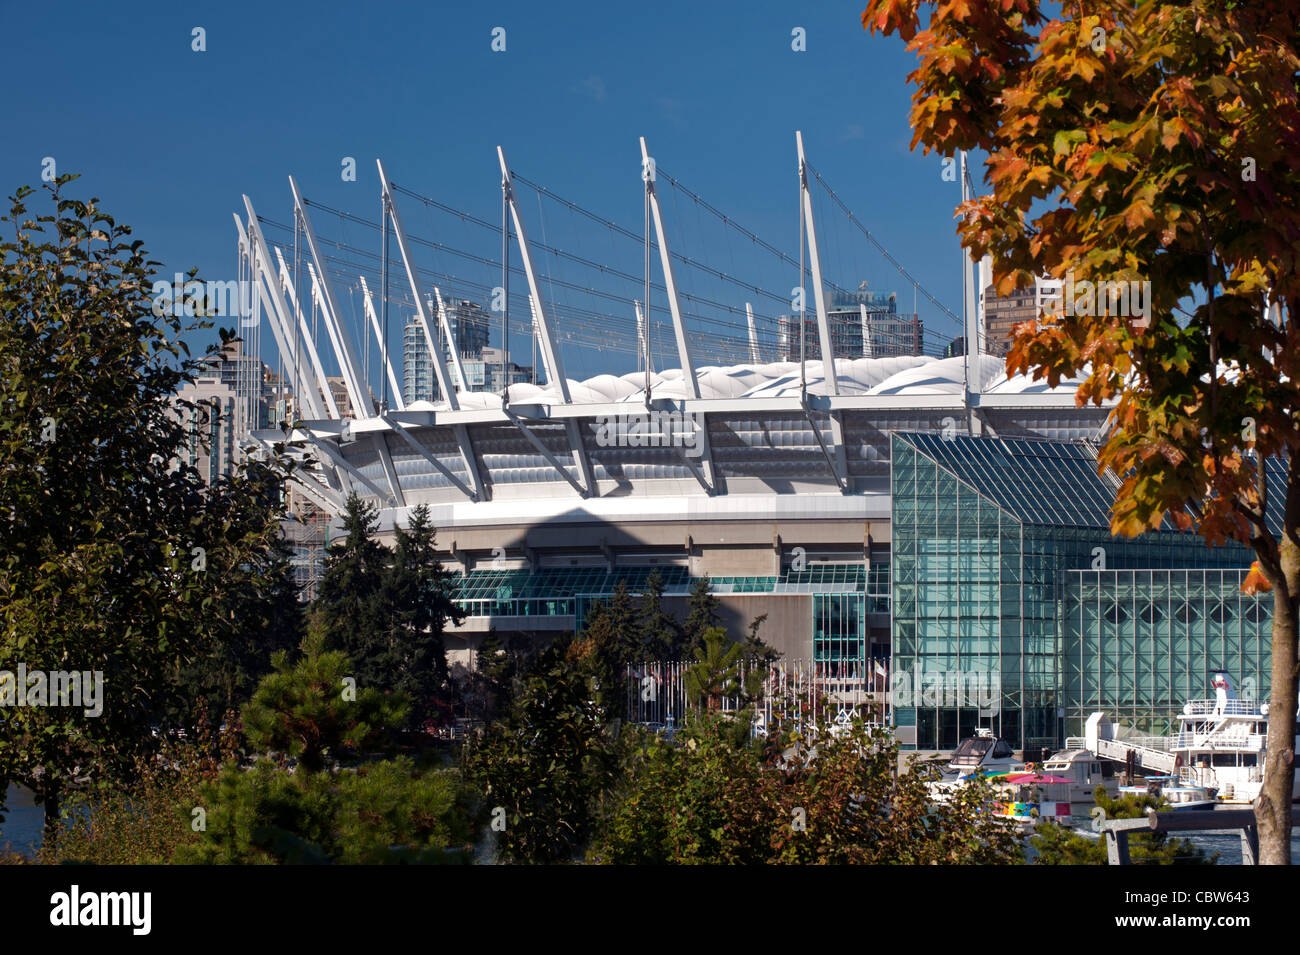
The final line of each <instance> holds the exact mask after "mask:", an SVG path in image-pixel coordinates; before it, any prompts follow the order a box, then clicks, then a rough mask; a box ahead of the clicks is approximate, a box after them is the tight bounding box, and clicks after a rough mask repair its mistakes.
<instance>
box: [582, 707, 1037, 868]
mask: <svg viewBox="0 0 1300 955" xmlns="http://www.w3.org/2000/svg"><path fill="white" fill-rule="evenodd" d="M774 728H775V730H776V732H775V733H774V735H773V737H772V738H771V739H770V740H769V741H766V742H763V741H753V740H750V739H748V738H746V737H747V734H746V736H741V737H738V736H737V734H736V733H735V732H734V729H735V727H734V723H733V721H731V720H727V719H725V718H724V717H723V716H722V715H721V714H717V713H705V714H698V715H696V716H694V717H693V718H692V719H691V720H690V722H689V723H688V725H687V727H686V729H685V730H684V731H683V732H682V733H681V734H680V735H679V736H678V737H677V738H676V739H675V740H673V741H671V742H670V741H667V740H664V739H661V738H658V737H653V736H652V737H650V738H649V739H647V740H645V741H644V742H643V745H642V746H641V747H639V748H638V749H636V750H634V751H633V753H632V754H631V756H630V757H629V761H628V770H627V772H626V774H625V776H624V777H623V781H622V782H621V783H620V785H619V786H618V787H616V789H615V790H614V792H613V793H612V794H611V796H610V798H609V800H608V801H607V805H606V809H605V811H604V812H603V813H602V814H601V816H600V824H599V826H598V828H597V831H596V834H595V836H594V838H593V840H592V846H591V851H590V853H589V858H590V859H591V860H592V861H594V862H608V863H621V864H629V863H645V864H658V865H663V864H669V863H675V864H687V863H695V864H701V863H702V864H715V865H716V864H775V863H781V864H809V863H866V864H890V863H903V864H911V865H926V864H994V863H1010V862H1016V861H1019V859H1020V858H1021V852H1020V847H1019V844H1018V843H1019V838H1018V835H1017V834H1016V833H1015V832H1013V830H1012V828H1011V827H1009V826H1007V825H1005V824H1004V823H1003V822H1002V821H1001V820H999V819H998V818H997V817H996V816H994V815H993V814H992V813H990V812H989V808H990V803H991V802H992V793H991V791H990V789H989V786H988V784H987V782H984V783H977V784H974V785H971V786H968V787H963V789H962V791H961V792H959V793H958V794H956V795H955V796H954V798H953V799H952V800H950V801H948V802H945V803H939V804H936V803H934V801H933V800H932V798H931V795H930V793H929V790H928V789H927V788H926V777H925V774H924V773H922V772H919V771H915V772H910V773H902V774H900V773H898V772H897V766H898V744H897V742H896V741H895V740H893V739H892V738H891V737H890V736H889V735H888V734H887V733H885V732H883V731H880V730H877V731H874V732H871V731H868V730H867V729H866V728H865V727H864V726H863V725H862V724H861V723H857V724H855V725H854V726H853V727H852V728H851V731H850V732H849V733H844V734H836V733H832V732H831V726H830V725H829V724H828V723H826V722H825V721H822V722H821V723H820V724H819V725H818V726H817V727H816V729H815V733H814V734H813V735H815V737H816V738H817V739H818V740H819V743H818V745H817V746H816V748H815V749H814V750H811V751H805V752H804V753H803V754H801V755H800V756H799V757H796V758H790V756H789V753H790V752H791V748H790V747H791V745H792V743H793V742H794V741H795V738H796V737H795V735H794V729H795V727H794V726H792V725H784V726H776V727H774ZM805 729H806V727H805Z"/></svg>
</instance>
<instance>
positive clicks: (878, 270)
mask: <svg viewBox="0 0 1300 955" xmlns="http://www.w3.org/2000/svg"><path fill="white" fill-rule="evenodd" d="M861 8H862V2H861V0H857V2H850V3H841V2H830V3H814V4H807V3H793V2H748V3H701V2H698V0H697V2H677V0H667V2H662V3H656V4H607V3H578V2H557V3H551V4H537V3H502V2H493V3H476V4H472V5H470V4H463V5H462V4H456V5H451V4H441V3H423V4H409V5H407V4H387V3H378V2H375V3H366V4H353V3H349V4H346V5H340V6H338V7H333V6H332V5H331V4H329V3H320V4H312V5H302V6H301V7H300V8H298V9H292V10H286V9H282V8H280V6H279V5H275V4H266V3H256V4H255V3H243V2H222V3H211V4H206V3H201V4H184V5H174V4H163V3H137V4H132V5H130V8H129V14H128V13H126V12H125V11H126V8H122V7H119V6H116V5H110V4H90V3H82V4H77V3H74V4H68V5H65V6H62V7H60V8H59V9H58V13H57V15H54V16H52V15H51V13H50V10H49V8H45V7H41V6H40V5H33V4H21V5H19V4H13V3H10V4H7V5H6V6H5V7H4V12H3V21H4V28H3V30H0V56H2V57H3V60H4V62H5V63H6V66H7V69H6V78H7V81H8V84H9V90H8V93H9V95H8V96H7V97H6V107H5V110H6V115H5V117H4V120H5V122H4V128H5V131H6V136H5V139H6V141H7V144H6V147H5V149H4V150H3V154H2V155H0V182H2V183H3V185H4V187H5V190H6V194H10V193H11V192H12V190H13V189H14V188H16V187H17V186H18V185H20V184H24V183H26V184H36V183H37V182H38V180H39V178H40V174H41V168H42V166H41V163H42V161H43V159H44V158H45V157H53V158H54V159H55V161H56V162H57V167H58V171H59V172H60V173H64V172H77V173H80V174H81V179H80V180H79V181H78V182H77V183H76V184H74V186H73V187H72V189H73V192H74V194H76V195H78V196H83V197H84V196H87V195H96V196H99V197H100V198H101V199H102V200H103V203H104V206H105V207H106V208H107V209H108V210H109V211H110V212H111V213H112V214H113V215H114V216H116V217H117V218H118V219H119V221H124V222H128V223H130V224H131V225H132V226H133V228H134V229H135V233H136V236H137V237H138V238H142V239H144V241H145V243H146V246H147V247H148V248H149V249H150V250H151V252H152V254H153V257H154V258H156V259H159V260H160V261H162V262H163V263H165V271H166V272H167V273H170V272H171V271H173V270H177V269H180V270H184V269H186V268H189V267H191V266H197V267H198V268H199V269H200V272H201V275H202V276H203V277H205V278H218V279H225V278H231V277H233V275H234V258H235V256H234V242H235V231H234V226H233V223H232V219H231V213H232V212H236V211H240V210H241V208H242V204H241V200H240V196H241V194H243V193H247V194H248V195H249V196H250V197H251V198H252V200H253V202H254V203H255V205H256V206H257V210H258V212H259V213H261V214H262V215H264V216H269V217H271V218H276V219H279V220H281V221H291V208H292V207H291V204H290V201H289V191H288V184H287V176H288V175H289V174H290V173H292V174H294V175H295V176H296V177H297V178H298V180H299V182H300V183H301V184H302V187H303V190H304V192H305V193H306V194H307V196H308V197H309V198H310V199H313V200H317V201H320V202H323V203H326V204H328V205H331V206H335V207H338V208H341V209H345V210H347V211H349V212H352V213H354V214H356V215H360V216H363V217H365V218H368V219H374V220H377V218H378V205H379V203H378V183H377V176H376V173H375V166H374V159H375V157H382V158H383V159H384V161H385V164H386V166H387V168H388V169H389V171H390V173H391V175H392V176H393V178H394V179H395V180H396V181H397V182H399V183H400V184H402V185H405V186H408V187H409V188H412V189H415V190H417V191H419V192H421V193H423V194H426V195H430V196H433V197H435V198H437V199H439V200H441V201H443V202H446V203H448V204H450V205H453V206H456V207H457V208H461V209H466V210H469V211H472V212H473V213H474V214H476V215H480V216H482V217H484V218H486V219H489V220H495V219H497V218H498V217H499V216H500V190H499V172H498V169H497V166H496V157H495V147H496V146H497V145H498V144H500V145H503V146H504V147H505V149H506V152H507V155H508V156H509V158H510V162H511V165H512V167H513V168H514V169H515V170H517V171H518V172H520V173H523V174H524V175H526V176H527V177H528V178H530V179H532V180H534V181H536V182H539V183H542V184H544V185H546V186H547V187H548V188H550V189H551V190H553V191H554V192H556V193H558V194H560V195H562V196H565V197H567V198H570V199H573V200H575V201H577V202H579V203H581V204H582V205H583V206H585V207H587V208H590V209H592V210H594V211H597V212H599V213H600V214H602V215H604V216H606V217H608V218H610V219H613V220H616V221H617V222H619V223H622V224H626V225H627V226H628V227H630V228H633V229H635V230H638V231H639V230H640V228H641V215H642V193H641V183H640V170H639V151H638V143H637V137H638V136H640V135H644V136H646V137H647V139H648V140H649V142H650V144H651V150H652V152H653V154H654V155H655V157H656V159H657V161H658V162H659V164H660V165H661V166H662V167H663V168H664V169H665V170H668V171H669V172H670V173H671V174H672V175H673V176H675V177H677V178H678V179H680V180H681V181H682V182H683V183H684V184H686V185H688V186H689V187H690V188H691V189H693V190H694V191H696V192H697V193H699V194H700V195H701V196H703V197H704V198H705V199H707V200H708V201H709V202H711V203H712V204H713V205H715V206H717V207H719V208H721V209H722V210H724V211H725V212H726V213H728V214H729V215H730V216H733V217H734V218H735V219H736V220H738V221H739V222H741V223H743V224H744V225H746V226H747V227H749V228H751V229H753V230H754V231H755V232H757V233H758V234H760V235H761V236H762V237H763V238H764V239H766V240H767V241H769V242H771V243H773V244H774V245H776V246H778V247H780V248H781V249H783V250H785V251H788V252H789V253H790V254H794V255H797V249H798V232H797V229H798V219H797V218H796V216H797V206H796V202H797V185H796V178H795V152H794V132H795V130H796V129H802V130H803V134H804V139H805V143H806V145H807V149H808V153H809V159H810V161H811V162H812V163H813V164H814V165H815V166H816V167H817V168H818V169H819V170H820V171H821V172H822V174H823V175H824V176H825V177H826V178H827V180H828V181H829V182H831V183H832V184H833V185H834V186H835V188H836V190H837V191H838V192H839V193H840V195H841V196H842V197H843V198H844V199H845V201H846V202H847V203H848V204H849V205H850V206H851V207H852V208H853V210H854V212H855V213H856V214H857V216H858V217H859V219H861V220H862V221H863V223H864V224H865V225H866V226H867V227H868V228H870V229H871V230H872V231H873V232H874V233H875V234H876V235H877V236H878V237H879V238H880V239H881V240H882V241H883V242H884V244H885V245H886V246H887V247H888V248H889V249H890V250H891V252H893V254H894V255H895V256H896V257H897V258H898V259H899V260H900V261H901V262H902V263H903V264H904V265H905V266H906V267H907V268H908V269H909V270H911V271H912V272H913V274H914V275H916V276H917V277H918V278H919V279H920V281H921V282H922V283H923V284H924V285H926V286H927V287H928V288H930V290H931V291H932V292H933V293H934V294H935V295H936V296H937V297H938V298H939V299H940V300H942V301H943V302H944V303H945V304H947V305H948V307H950V308H952V309H953V310H954V311H958V310H959V308H960V304H961V295H960V286H959V281H960V280H959V262H960V254H961V253H960V250H959V246H958V244H957V240H956V237H955V224H954V222H953V219H952V212H953V208H954V206H955V205H956V203H957V202H958V200H959V193H958V186H957V184H956V183H955V182H944V181H942V179H941V176H940V160H939V158H938V157H936V156H934V155H931V156H928V157H923V156H922V155H921V154H920V152H919V150H918V151H916V152H911V151H909V149H908V143H909V141H910V138H911V131H910V129H909V127H908V123H907V115H908V110H909V107H910V90H909V88H908V87H907V85H906V82H905V77H906V75H907V73H908V72H909V71H910V70H911V69H912V67H913V65H914V58H913V56H912V54H910V53H907V52H906V51H905V49H904V45H903V44H902V43H901V42H900V41H899V40H898V39H897V38H877V37H871V36H869V35H868V34H866V33H865V31H863V30H862V27H861V25H860V21H859V16H860V13H861ZM196 26H198V27H202V28H203V29H204V30H205V31H206V46H207V49H206V51H205V52H202V53H198V52H194V51H193V50H192V49H191V39H192V34H191V30H192V28H194V27H196ZM498 26H499V27H504V28H505V30H506V51H505V52H504V53H494V52H493V51H492V49H491V41H492V30H493V28H494V27H498ZM795 27H802V28H804V30H805V31H806V43H807V49H806V51H805V52H795V51H793V50H792V49H791V39H792V37H791V31H792V30H793V29H794V28H795ZM345 156H351V157H355V158H356V160H357V168H358V178H357V181H356V182H343V181H342V179H341V176H340V168H341V165H340V164H341V160H342V158H343V157H345ZM402 201H403V202H404V203H405V202H406V200H402ZM532 202H533V205H532V206H531V207H527V206H526V215H530V214H531V213H537V218H533V219H531V220H530V222H529V227H530V230H531V233H532V234H531V235H530V238H540V234H539V230H540V229H542V228H544V227H548V228H549V229H551V230H552V234H551V235H550V238H551V239H552V241H555V242H557V244H558V240H557V236H558V235H563V234H564V229H565V226H564V225H563V224H562V223H561V221H560V216H559V214H558V212H555V213H543V212H541V211H540V210H539V206H538V204H537V202H536V198H535V196H534V197H533V198H532ZM823 205H824V204H823ZM825 208H826V209H829V206H825ZM673 211H674V210H672V209H670V215H671V214H672V213H673ZM675 211H677V212H680V211H681V210H680V209H678V210H675ZM403 213H404V215H405V217H406V219H407V223H406V224H407V228H408V229H409V230H410V231H411V232H414V233H418V234H421V235H426V236H430V237H432V236H434V235H435V233H437V232H438V229H439V226H438V223H437V221H436V219H434V218H425V217H424V211H423V210H421V209H420V208H419V207H418V205H414V206H411V205H410V204H407V205H404V207H403ZM690 215H691V216H695V215H697V213H696V212H695V211H691V212H690ZM818 215H819V216H821V215H823V212H822V211H821V210H820V209H819V211H818ZM543 219H544V220H545V221H542V220H543ZM697 221H698V220H697ZM818 225H819V228H820V230H821V232H822V233H823V237H824V239H823V244H824V246H826V248H827V250H828V251H827V252H826V254H827V256H828V258H831V259H833V261H832V262H830V263H828V264H829V266H831V267H833V268H834V270H835V272H836V273H837V274H835V275H832V276H828V278H831V279H832V280H834V281H837V282H839V283H840V284H842V285H846V286H848V287H853V286H856V284H857V282H858V281H860V280H863V279H865V280H867V281H869V283H870V286H871V287H872V288H875V289H879V290H884V291H898V292H899V296H900V303H902V308H903V310H905V311H910V310H911V300H912V290H911V289H910V287H907V286H906V284H905V283H904V282H903V280H902V279H901V277H899V276H898V275H897V273H896V272H894V271H893V269H892V267H890V266H889V265H888V264H887V263H886V262H885V261H884V260H883V259H882V258H881V257H880V256H879V255H878V254H877V253H876V252H874V251H873V250H871V249H870V248H869V247H868V246H867V245H866V242H865V240H864V239H862V238H861V236H860V235H858V234H856V233H854V232H853V231H852V230H851V229H850V228H849V227H848V226H847V225H846V224H845V223H843V222H839V221H826V222H825V223H823V222H822V221H819V223H818ZM317 228H318V229H319V230H321V231H331V230H330V228H327V227H326V224H325V223H322V222H321V221H319V218H318V221H317ZM672 228H673V229H675V230H677V232H678V233H679V234H680V235H681V236H683V238H682V239H681V241H682V243H684V244H685V246H686V249H685V251H687V252H688V254H691V255H695V256H698V257H700V258H702V259H705V260H707V261H709V262H710V264H713V265H715V266H716V267H718V268H721V269H722V270H724V271H728V270H729V269H730V268H731V267H733V266H731V265H729V264H728V263H729V262H731V263H734V261H735V259H736V257H737V256H740V258H741V259H742V260H744V261H746V262H748V266H747V267H748V268H750V270H751V271H752V272H753V273H754V274H763V275H764V279H765V281H764V283H763V284H764V287H768V286H769V285H770V287H772V288H774V289H778V290H780V289H784V290H787V291H788V290H789V288H790V287H791V286H792V285H794V284H795V283H796V282H797V269H796V270H795V271H794V272H793V273H792V274H790V275H788V276H786V275H774V274H771V273H772V262H771V260H770V259H769V260H767V264H766V265H764V264H762V262H761V261H760V259H758V258H753V257H750V258H748V259H747V258H746V257H747V256H748V255H749V253H747V252H746V251H745V249H744V248H743V245H744V243H740V242H739V241H737V243H736V245H735V247H726V248H724V247H722V246H720V245H719V244H718V243H717V242H713V241H712V240H706V238H705V232H704V230H703V229H697V230H695V231H694V232H693V233H692V230H691V227H690V222H689V221H688V220H685V219H683V216H682V215H679V219H678V221H675V222H673V223H672ZM362 231H363V230H358V229H352V230H351V232H350V236H351V238H352V239H353V240H356V239H357V238H358V237H360V236H361V234H362ZM855 236H856V237H855ZM444 237H445V236H444ZM449 241H450V240H449ZM719 241H720V240H719ZM592 243H593V245H592V248H589V249H588V250H587V251H593V249H598V248H599V245H598V243H597V242H596V240H595V239H592ZM371 244H372V245H373V247H374V248H375V249H376V250H377V248H378V246H377V241H375V242H374V243H371ZM626 251H629V252H631V253H632V259H633V260H634V261H637V262H639V260H636V250H635V249H630V250H626ZM636 267H637V268H638V271H639V264H638V265H637V266H636ZM734 267H735V268H737V269H740V270H742V271H743V269H744V268H745V267H746V266H734ZM778 271H779V270H778ZM657 276H658V268H657V265H656V277H657ZM574 280H575V281H580V280H578V279H576V278H575V279H574ZM737 295H738V296H739V298H738V300H739V299H743V295H739V293H737ZM919 311H920V314H921V317H922V318H923V320H925V321H926V323H927V328H928V329H931V330H933V331H934V332H936V333H937V334H936V336H935V337H942V338H944V339H945V340H946V338H948V337H950V336H951V335H952V334H953V333H954V332H955V329H953V328H952V326H951V324H950V323H949V322H948V321H947V319H944V318H940V316H939V314H938V312H937V310H935V309H934V308H933V307H932V306H930V305H929V304H928V303H927V302H925V300H924V298H922V299H920V308H919ZM399 335H400V332H395V333H394V341H399V340H400V338H399V337H398V336H399ZM515 347H516V349H517V348H518V345H517V344H516V345H515ZM596 363H598V361H597V362H596ZM571 364H574V365H576V367H574V368H571V369H570V374H573V373H574V371H591V370H593V368H594V364H593V360H591V359H583V358H581V357H579V356H575V358H574V360H573V362H571ZM618 370H626V369H618Z"/></svg>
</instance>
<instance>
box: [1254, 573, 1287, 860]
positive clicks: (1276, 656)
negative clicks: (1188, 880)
mask: <svg viewBox="0 0 1300 955" xmlns="http://www.w3.org/2000/svg"><path fill="white" fill-rule="evenodd" d="M1286 556H1287V555H1286V554H1285V548H1284V563H1285V557H1286ZM1285 569H1286V568H1285V567H1284V571H1285ZM1288 576H1289V575H1288ZM1289 589H1290V588H1287V587H1275V588H1274V589H1273V637H1272V640H1273V677H1272V686H1271V690H1270V699H1269V703H1268V749H1267V752H1266V755H1265V762H1264V783H1263V786H1262V788H1261V789H1260V793H1259V798H1258V799H1256V800H1255V821H1256V823H1257V824H1258V826H1259V861H1260V864H1261V865H1290V864H1291V792H1292V787H1293V785H1294V779H1295V766H1294V763H1295V718H1296V623H1297V620H1296V604H1295V601H1294V600H1293V599H1292V598H1291V596H1290V594H1288V593H1287V591H1288V590H1289Z"/></svg>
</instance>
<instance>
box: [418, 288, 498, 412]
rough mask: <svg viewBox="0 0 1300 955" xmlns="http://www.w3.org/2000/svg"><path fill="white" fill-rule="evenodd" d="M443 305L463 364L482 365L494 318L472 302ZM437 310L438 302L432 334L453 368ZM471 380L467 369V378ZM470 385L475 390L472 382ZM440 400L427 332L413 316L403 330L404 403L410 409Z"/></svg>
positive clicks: (445, 302)
mask: <svg viewBox="0 0 1300 955" xmlns="http://www.w3.org/2000/svg"><path fill="white" fill-rule="evenodd" d="M442 304H443V307H444V308H445V309H446V310H447V324H448V326H449V327H450V328H451V334H452V338H453V339H454V340H455V342H456V351H457V354H459V356H460V359H461V361H462V363H464V362H467V361H480V360H481V359H482V356H483V350H484V349H485V348H487V347H488V340H489V334H490V328H491V324H490V322H491V316H490V315H489V314H488V313H487V311H486V310H485V309H484V308H483V307H482V306H481V305H479V304H478V303H477V302H472V301H470V300H469V299H444V300H443V303H442ZM437 309H438V304H437V301H436V300H435V301H434V302H433V303H432V304H431V306H430V319H431V320H432V321H433V322H434V327H433V328H431V329H430V330H429V331H430V333H431V334H433V336H434V339H435V341H437V343H438V345H439V346H440V347H441V348H442V350H443V361H445V362H447V363H448V364H450V363H451V359H452V355H451V346H450V344H449V343H448V342H447V340H446V339H447V336H446V335H444V334H443V332H442V323H441V322H440V321H437ZM470 377H471V376H470V374H469V370H468V369H466V378H470ZM468 384H469V387H470V388H471V390H473V388H474V385H473V384H472V382H470V383H468ZM439 397H441V396H440V394H439V391H438V380H437V376H436V375H435V374H434V371H433V361H432V359H431V358H430V356H429V345H428V342H427V341H426V339H425V337H424V329H423V328H422V327H421V325H420V319H419V316H417V315H411V316H409V317H408V318H407V320H406V325H405V326H404V327H403V329H402V401H403V402H404V403H405V404H408V405H409V404H411V403H412V402H414V401H437V400H438V398H439Z"/></svg>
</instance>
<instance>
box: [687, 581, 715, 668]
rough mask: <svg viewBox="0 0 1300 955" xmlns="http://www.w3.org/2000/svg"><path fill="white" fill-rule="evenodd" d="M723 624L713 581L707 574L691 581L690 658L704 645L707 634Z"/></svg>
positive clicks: (688, 599) (688, 626)
mask: <svg viewBox="0 0 1300 955" xmlns="http://www.w3.org/2000/svg"><path fill="white" fill-rule="evenodd" d="M721 625H722V611H721V609H720V606H719V604H718V598H717V597H715V596H714V595H713V581H712V580H710V579H709V576H708V575H707V574H705V575H704V576H703V577H697V578H696V579H695V580H693V581H691V594H690V596H689V597H688V598H687V600H686V625H685V630H686V647H685V651H686V656H687V657H688V658H689V657H690V656H691V655H692V654H694V653H695V651H696V650H698V649H699V648H700V647H702V646H703V645H704V638H705V634H706V633H708V631H709V630H711V629H712V628H713V627H719V626H721Z"/></svg>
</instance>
